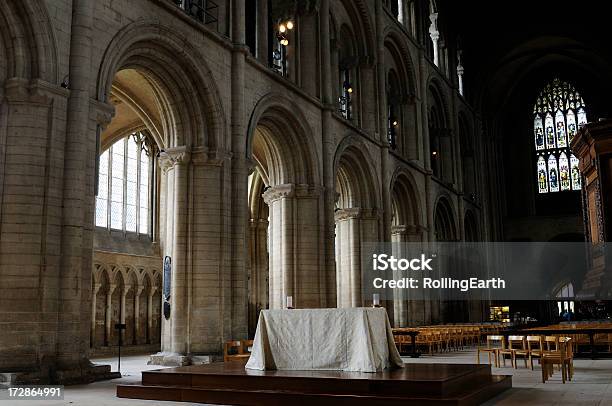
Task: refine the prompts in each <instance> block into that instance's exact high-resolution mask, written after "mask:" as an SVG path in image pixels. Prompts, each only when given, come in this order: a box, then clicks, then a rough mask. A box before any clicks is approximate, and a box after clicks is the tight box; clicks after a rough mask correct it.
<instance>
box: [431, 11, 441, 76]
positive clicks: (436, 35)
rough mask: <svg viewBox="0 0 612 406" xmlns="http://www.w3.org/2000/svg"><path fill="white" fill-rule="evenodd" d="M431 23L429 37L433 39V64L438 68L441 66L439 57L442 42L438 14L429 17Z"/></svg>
mask: <svg viewBox="0 0 612 406" xmlns="http://www.w3.org/2000/svg"><path fill="white" fill-rule="evenodd" d="M429 21H430V22H431V24H430V26H429V37H430V38H431V42H432V43H433V63H434V65H436V66H440V65H439V64H440V56H439V49H438V47H439V44H438V41H439V40H440V32H439V31H438V13H431V14H430V15H429Z"/></svg>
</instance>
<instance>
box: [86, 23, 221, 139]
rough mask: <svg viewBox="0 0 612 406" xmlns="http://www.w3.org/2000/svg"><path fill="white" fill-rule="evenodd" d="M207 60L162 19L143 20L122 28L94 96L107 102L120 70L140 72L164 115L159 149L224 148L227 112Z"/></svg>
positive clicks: (110, 47)
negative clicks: (162, 133) (185, 146)
mask: <svg viewBox="0 0 612 406" xmlns="http://www.w3.org/2000/svg"><path fill="white" fill-rule="evenodd" d="M205 61H206V59H205V58H204V57H202V56H201V55H200V53H199V51H197V50H196V49H195V48H194V47H193V46H191V45H190V42H189V41H188V39H187V38H185V37H183V36H181V35H180V34H178V33H177V32H176V30H173V29H172V28H170V27H167V26H165V25H164V24H163V23H160V22H159V21H149V20H139V21H136V22H133V23H131V24H129V25H128V26H126V27H124V28H123V29H122V30H121V31H119V33H118V34H117V35H115V37H114V38H113V39H112V40H111V42H110V43H109V45H108V47H107V49H106V51H105V53H104V56H103V58H102V65H101V67H100V70H99V74H98V83H97V94H96V96H97V98H98V100H99V101H102V102H106V101H107V100H108V97H109V95H110V94H111V87H112V83H113V79H114V78H115V75H116V74H117V72H119V71H120V70H123V69H135V70H138V71H139V72H141V73H142V74H143V75H144V76H145V78H146V79H147V81H148V82H149V84H150V85H151V86H152V88H153V89H154V90H155V94H156V97H157V99H158V100H157V102H158V103H160V105H161V110H163V112H164V118H163V126H164V130H165V131H164V133H165V134H167V137H166V139H164V140H156V141H157V142H158V143H159V145H160V148H165V147H174V146H182V145H187V146H190V147H195V146H200V147H204V148H206V149H208V150H210V151H215V150H222V149H223V148H224V147H225V145H224V140H225V139H226V137H225V136H224V135H225V114H224V111H223V107H222V103H221V98H220V95H219V93H218V90H217V88H216V86H215V84H214V83H213V75H212V72H211V71H210V69H209V68H208V66H207V65H206V62H205ZM184 134H190V135H192V137H191V138H189V137H187V138H185V137H184Z"/></svg>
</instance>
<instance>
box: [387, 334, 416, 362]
mask: <svg viewBox="0 0 612 406" xmlns="http://www.w3.org/2000/svg"><path fill="white" fill-rule="evenodd" d="M393 335H396V336H410V342H411V347H412V352H411V353H409V355H410V358H419V357H420V356H421V353H420V352H419V351H418V350H417V346H416V336H418V335H419V332H418V331H417V330H393Z"/></svg>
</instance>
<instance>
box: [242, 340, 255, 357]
mask: <svg viewBox="0 0 612 406" xmlns="http://www.w3.org/2000/svg"><path fill="white" fill-rule="evenodd" d="M240 344H241V345H242V353H243V354H248V356H249V357H250V356H251V351H252V350H253V340H241V341H240Z"/></svg>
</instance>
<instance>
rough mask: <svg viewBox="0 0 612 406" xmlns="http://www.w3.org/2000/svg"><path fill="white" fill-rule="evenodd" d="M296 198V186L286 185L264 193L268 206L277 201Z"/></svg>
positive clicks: (272, 188) (273, 187) (269, 189)
mask: <svg viewBox="0 0 612 406" xmlns="http://www.w3.org/2000/svg"><path fill="white" fill-rule="evenodd" d="M294 196H295V185H294V184H292V183H288V184H285V185H276V186H272V187H270V188H268V189H267V190H266V191H265V192H263V194H262V197H263V199H264V202H266V204H268V205H270V204H272V203H273V202H275V201H276V200H279V199H284V198H287V197H294Z"/></svg>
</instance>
